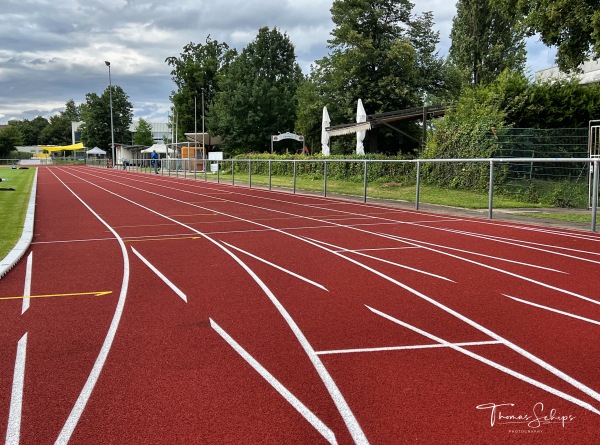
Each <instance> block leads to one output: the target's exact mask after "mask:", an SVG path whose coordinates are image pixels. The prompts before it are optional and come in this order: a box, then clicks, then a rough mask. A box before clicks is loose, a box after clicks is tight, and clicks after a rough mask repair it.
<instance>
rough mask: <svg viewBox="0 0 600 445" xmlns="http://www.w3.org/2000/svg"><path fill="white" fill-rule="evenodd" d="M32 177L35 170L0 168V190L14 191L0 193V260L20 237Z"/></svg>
mask: <svg viewBox="0 0 600 445" xmlns="http://www.w3.org/2000/svg"><path fill="white" fill-rule="evenodd" d="M34 176H35V168H29V169H12V168H8V167H0V178H2V182H0V188H11V189H15V190H14V191H0V221H2V224H0V258H4V257H5V256H6V255H7V254H8V253H9V252H10V251H11V249H12V248H13V247H14V246H15V244H16V243H17V241H18V240H19V238H20V237H21V234H22V232H23V223H24V221H25V215H26V213H27V203H28V202H29V196H30V194H31V186H32V184H33V178H34Z"/></svg>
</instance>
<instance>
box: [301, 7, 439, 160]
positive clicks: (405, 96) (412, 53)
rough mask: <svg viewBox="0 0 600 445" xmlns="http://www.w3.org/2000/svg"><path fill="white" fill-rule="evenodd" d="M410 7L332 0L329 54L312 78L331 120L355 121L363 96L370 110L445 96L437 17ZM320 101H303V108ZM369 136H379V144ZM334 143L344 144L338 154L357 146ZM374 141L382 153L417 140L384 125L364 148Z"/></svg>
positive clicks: (405, 126)
mask: <svg viewBox="0 0 600 445" xmlns="http://www.w3.org/2000/svg"><path fill="white" fill-rule="evenodd" d="M412 8H413V4H412V3H410V2H409V1H407V0H401V1H392V0H355V1H348V0H336V1H334V2H333V6H332V8H331V13H332V20H333V22H334V23H335V25H336V27H335V28H334V30H333V31H332V33H331V35H332V38H331V39H330V40H329V44H330V45H329V48H330V50H331V52H330V55H329V56H327V57H325V58H323V59H321V60H319V61H317V63H316V66H314V67H313V69H312V71H311V76H310V81H311V82H313V83H314V85H315V89H316V91H317V93H318V96H320V97H321V100H320V103H321V104H325V105H326V106H327V109H328V111H329V114H330V116H331V121H332V123H348V122H353V121H354V120H355V116H356V103H357V101H358V99H359V98H360V99H362V101H363V103H364V106H365V110H366V111H367V113H369V114H375V113H381V112H389V111H393V110H398V109H403V108H407V107H412V106H419V105H421V104H423V102H424V100H425V98H426V97H427V96H437V97H442V96H444V95H445V92H446V91H447V89H448V88H447V84H446V79H445V74H446V72H448V71H449V68H448V67H447V66H446V64H445V63H444V62H443V61H442V59H440V58H439V57H438V55H437V53H436V51H435V46H436V45H437V43H439V35H438V33H435V32H433V31H432V27H433V16H432V15H431V14H430V13H425V14H423V15H421V16H419V17H414V16H413V15H412ZM318 102H319V101H315V100H312V101H310V102H309V103H308V104H306V105H305V104H304V103H303V102H301V103H300V108H301V110H303V109H304V108H305V107H306V108H310V107H312V106H313V104H314V103H318ZM301 113H303V111H301ZM319 117H320V114H319ZM397 126H398V127H399V129H400V130H402V131H404V132H406V133H408V134H415V133H418V127H417V125H415V124H414V123H410V122H409V123H398V124H397ZM370 138H377V143H376V144H375V141H373V142H371V141H370ZM336 139H337V138H336ZM334 143H335V144H337V145H338V146H339V145H343V147H341V148H339V149H337V150H335V152H337V153H344V152H351V151H352V149H353V145H354V144H355V142H352V141H351V140H350V139H346V140H344V139H339V140H337V141H335V142H334ZM375 145H377V146H378V147H381V148H380V149H379V150H380V151H390V152H393V153H396V152H398V151H399V150H400V149H401V148H402V149H403V151H405V152H409V151H411V150H412V149H413V148H414V147H415V146H416V142H414V141H411V140H410V139H404V138H403V137H400V138H399V136H398V133H397V132H394V131H391V130H387V129H385V130H382V131H380V132H368V133H367V138H366V140H365V147H370V148H371V147H374V146H375ZM332 152H334V147H332Z"/></svg>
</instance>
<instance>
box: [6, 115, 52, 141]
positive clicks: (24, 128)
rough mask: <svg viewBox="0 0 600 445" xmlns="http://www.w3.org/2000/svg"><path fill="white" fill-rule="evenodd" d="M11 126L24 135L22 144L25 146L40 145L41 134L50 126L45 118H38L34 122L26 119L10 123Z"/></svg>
mask: <svg viewBox="0 0 600 445" xmlns="http://www.w3.org/2000/svg"><path fill="white" fill-rule="evenodd" d="M9 124H10V125H14V126H16V127H18V128H19V130H20V131H21V135H22V141H21V143H22V144H23V145H38V144H39V137H40V134H41V132H42V130H43V129H44V128H45V127H46V126H47V125H48V120H47V119H46V118H45V117H42V116H37V117H36V118H35V119H32V120H28V119H24V120H22V121H18V120H13V121H9Z"/></svg>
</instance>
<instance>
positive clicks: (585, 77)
mask: <svg viewBox="0 0 600 445" xmlns="http://www.w3.org/2000/svg"><path fill="white" fill-rule="evenodd" d="M580 68H581V70H582V72H581V73H564V72H562V71H560V70H559V69H558V67H552V68H546V69H543V70H540V71H537V72H536V73H535V81H536V82H543V81H552V80H558V79H571V78H576V79H579V82H580V83H581V84H582V85H586V84H592V83H600V59H596V60H588V61H587V62H585V63H583V64H582V65H581V66H580Z"/></svg>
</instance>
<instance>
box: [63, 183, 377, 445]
mask: <svg viewBox="0 0 600 445" xmlns="http://www.w3.org/2000/svg"><path fill="white" fill-rule="evenodd" d="M70 174H71V176H74V177H76V178H78V179H81V180H82V181H84V182H87V183H88V184H91V185H93V186H95V187H97V188H99V189H101V190H104V191H106V192H107V193H109V194H111V195H114V196H117V197H119V198H121V199H123V200H124V201H127V202H130V203H132V204H134V205H136V206H138V207H140V208H143V209H145V210H147V211H149V212H151V213H154V214H155V215H158V216H161V217H163V218H165V219H167V220H169V221H173V222H174V223H176V224H179V225H181V226H182V227H185V228H186V229H189V230H191V231H193V232H194V233H197V234H199V235H200V236H202V237H203V238H205V239H206V240H207V241H209V242H211V243H213V244H214V245H215V246H217V247H219V249H221V250H222V251H223V252H225V253H226V254H227V255H229V256H230V257H231V258H232V259H233V260H234V261H235V262H236V263H238V264H239V265H240V266H241V267H242V268H243V269H244V270H245V271H246V272H247V273H248V275H250V277H251V278H252V279H253V280H254V281H255V282H256V284H258V285H259V286H260V288H261V289H262V290H263V292H264V293H265V295H266V296H267V297H268V298H269V300H270V301H271V302H272V304H273V305H274V306H275V307H276V308H277V310H278V311H279V313H280V314H281V316H282V317H283V319H284V320H285V321H286V323H287V324H288V326H289V327H290V329H291V330H292V332H293V334H294V335H295V336H296V339H297V340H298V342H299V343H300V345H301V346H302V348H303V349H304V352H305V353H306V355H307V356H308V358H309V360H310V361H311V363H312V365H313V366H314V367H315V370H316V371H317V374H319V377H320V378H321V380H322V381H323V384H324V385H325V388H326V389H327V391H328V392H329V395H330V397H331V398H332V400H333V403H334V404H335V406H336V408H337V409H338V412H339V413H340V416H341V417H342V420H343V421H344V423H345V425H346V427H347V428H348V431H349V432H350V435H351V436H352V438H353V440H354V442H355V443H356V444H368V443H369V441H368V440H367V437H366V436H365V434H364V432H363V431H362V429H361V427H360V425H359V424H358V421H357V420H356V418H355V417H354V413H353V412H352V410H351V409H350V406H348V403H347V402H346V399H344V396H343V395H342V393H341V391H340V390H339V388H338V387H337V385H336V383H335V381H334V380H333V378H332V377H331V375H330V374H329V372H328V371H327V368H325V365H323V362H321V359H320V358H319V357H318V356H317V354H316V353H315V350H314V349H313V347H312V346H311V345H310V343H309V342H308V339H307V338H306V337H305V336H304V334H303V333H302V331H301V330H300V328H299V327H298V325H297V324H296V322H295V321H294V319H293V318H292V316H291V315H290V314H289V312H287V310H286V309H285V307H284V306H283V305H282V304H281V303H280V302H279V300H277V298H276V297H275V295H274V294H273V293H272V292H271V290H270V289H269V288H268V287H267V285H266V284H265V283H264V282H263V281H262V280H261V279H260V278H259V277H258V276H257V275H256V274H255V273H254V271H253V270H252V269H250V268H249V267H248V266H247V265H246V263H244V262H243V261H242V260H241V259H240V258H239V257H238V256H236V255H235V254H234V253H233V252H232V251H231V250H229V249H228V248H227V247H226V246H224V245H223V244H221V243H219V242H217V241H216V240H214V239H212V238H211V237H209V236H208V235H206V234H205V233H202V232H200V231H199V230H197V229H194V228H193V227H190V226H188V225H187V224H184V223H182V222H180V221H177V220H175V219H173V218H170V217H169V216H166V215H163V214H162V213H159V212H157V211H156V210H152V209H151V208H149V207H146V206H144V205H142V204H140V203H138V202H135V201H133V200H131V199H128V198H126V197H124V196H122V195H119V194H117V193H115V192H113V191H110V190H108V189H106V188H104V187H102V186H100V185H98V184H94V183H92V182H90V181H87V180H86V179H83V178H81V177H79V176H77V175H75V174H73V173H70ZM102 179H105V178H102ZM113 182H116V181H113ZM129 187H131V188H133V189H136V190H141V191H144V192H147V190H144V189H138V188H137V187H132V186H129ZM148 193H152V194H156V195H158V194H157V193H153V192H148ZM159 196H160V195H159ZM165 198H168V197H165ZM169 199H172V200H174V201H179V200H176V199H174V198H169ZM180 202H184V201H180ZM186 204H188V205H193V206H195V207H200V206H196V205H194V204H191V203H186ZM236 218H237V217H236ZM237 219H240V220H242V218H237ZM259 225H260V224H259ZM265 227H268V226H265ZM111 230H112V229H111ZM273 230H276V229H273ZM299 239H300V238H299ZM305 242H306V241H305ZM342 258H343V256H342Z"/></svg>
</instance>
